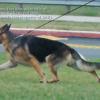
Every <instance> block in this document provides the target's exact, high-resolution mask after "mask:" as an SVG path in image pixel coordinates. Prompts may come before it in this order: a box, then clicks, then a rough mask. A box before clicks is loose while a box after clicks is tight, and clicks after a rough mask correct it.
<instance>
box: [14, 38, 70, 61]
mask: <svg viewBox="0 0 100 100" xmlns="http://www.w3.org/2000/svg"><path fill="white" fill-rule="evenodd" d="M12 43H13V44H17V47H22V48H24V49H25V47H26V45H27V47H28V50H29V53H30V54H31V55H33V56H35V57H36V58H37V59H38V61H39V62H44V61H45V58H46V56H48V55H50V54H54V55H56V57H58V58H59V57H63V56H64V52H66V51H68V52H69V49H70V48H69V47H67V46H66V45H65V44H63V43H61V42H58V41H53V40H49V39H45V38H39V37H34V36H20V37H18V38H15V39H14V41H13V42H12Z"/></svg>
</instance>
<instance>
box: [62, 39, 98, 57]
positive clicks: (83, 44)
mask: <svg viewBox="0 0 100 100" xmlns="http://www.w3.org/2000/svg"><path fill="white" fill-rule="evenodd" d="M61 41H62V42H64V43H67V44H74V45H72V47H73V48H74V49H76V50H77V51H78V52H79V53H81V54H82V55H83V56H84V57H86V58H89V59H95V58H100V39H88V38H69V39H68V40H61Z"/></svg>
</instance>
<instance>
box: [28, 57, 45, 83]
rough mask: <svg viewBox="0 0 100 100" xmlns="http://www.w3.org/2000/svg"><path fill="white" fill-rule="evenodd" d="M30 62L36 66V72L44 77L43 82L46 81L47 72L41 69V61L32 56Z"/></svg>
mask: <svg viewBox="0 0 100 100" xmlns="http://www.w3.org/2000/svg"><path fill="white" fill-rule="evenodd" d="M29 63H30V64H31V65H32V66H33V67H34V69H35V70H36V72H37V73H38V74H39V76H40V78H41V79H42V82H43V83H46V82H47V80H46V77H45V74H44V73H43V71H42V69H41V66H40V64H39V62H38V61H37V60H36V59H35V58H34V57H32V58H31V59H30V60H29Z"/></svg>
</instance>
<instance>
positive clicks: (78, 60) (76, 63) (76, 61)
mask: <svg viewBox="0 0 100 100" xmlns="http://www.w3.org/2000/svg"><path fill="white" fill-rule="evenodd" d="M70 51H71V55H72V60H73V62H72V65H70V67H72V68H74V69H77V70H81V71H87V72H92V71H95V70H98V69H100V62H90V61H88V60H86V59H85V58H84V57H83V56H82V55H81V54H79V53H78V52H77V51H76V50H74V49H72V48H71V50H70Z"/></svg>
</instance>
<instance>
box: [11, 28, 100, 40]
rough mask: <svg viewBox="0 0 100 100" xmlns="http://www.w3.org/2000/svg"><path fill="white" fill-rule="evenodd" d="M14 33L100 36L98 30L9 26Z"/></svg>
mask: <svg viewBox="0 0 100 100" xmlns="http://www.w3.org/2000/svg"><path fill="white" fill-rule="evenodd" d="M11 31H12V32H14V33H15V34H16V35H27V34H29V35H51V36H56V37H62V38H65V37H81V38H100V32H92V31H69V30H50V29H25V28H11Z"/></svg>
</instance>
